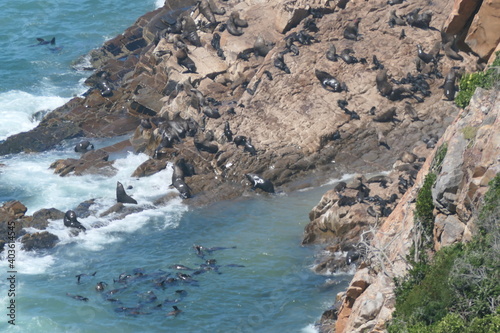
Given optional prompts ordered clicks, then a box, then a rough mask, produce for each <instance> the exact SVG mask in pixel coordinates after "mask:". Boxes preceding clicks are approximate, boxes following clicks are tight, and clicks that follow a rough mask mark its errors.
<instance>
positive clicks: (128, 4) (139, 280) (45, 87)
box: [0, 0, 350, 332]
mask: <svg viewBox="0 0 500 333" xmlns="http://www.w3.org/2000/svg"><path fill="white" fill-rule="evenodd" d="M156 2H157V1H153V0H149V1H142V2H137V1H136V2H134V1H125V0H107V1H90V0H83V1H79V2H77V3H76V2H72V1H65V0H47V1H22V2H20V1H19V2H17V1H16V2H12V1H11V2H9V3H7V4H5V5H3V7H2V10H1V11H0V19H1V21H0V22H2V27H3V31H2V35H1V36H0V41H1V42H2V43H3V45H6V46H7V47H4V52H2V53H0V64H1V66H0V72H1V75H2V78H3V80H2V81H1V82H0V119H1V122H0V140H2V139H4V138H6V137H7V136H8V135H12V134H14V133H16V132H19V131H24V130H29V129H30V128H32V127H34V126H36V124H37V122H36V121H32V119H31V116H32V114H34V113H35V112H37V111H41V110H51V109H54V108H56V107H57V106H59V105H62V104H63V103H64V102H65V101H66V100H67V99H69V98H71V96H73V95H75V94H80V93H82V92H83V91H84V90H85V87H84V86H82V83H81V82H82V80H83V79H84V78H85V77H86V76H87V75H89V73H88V72H85V71H79V70H75V69H74V67H73V65H74V63H75V62H76V61H77V60H78V59H81V57H82V56H83V55H85V54H86V53H88V52H89V51H90V50H91V49H93V48H97V47H99V46H100V45H101V44H102V43H103V42H104V41H105V40H106V39H108V38H112V37H113V36H115V35H116V34H119V33H121V32H122V31H123V30H124V29H125V28H127V27H128V26H129V25H130V24H131V23H133V22H134V21H135V20H136V19H137V18H138V17H139V16H141V15H143V14H144V13H146V12H147V11H149V10H152V9H154V8H155V6H156ZM37 37H39V38H44V39H45V40H50V39H51V38H52V37H56V45H55V46H49V45H39V46H32V45H34V44H36V43H37V40H36V38H37ZM51 47H61V49H57V50H51V49H50V48H51ZM110 142H111V141H110V140H107V141H97V140H96V141H95V142H94V143H95V145H96V148H99V147H102V146H106V145H108V144H110ZM74 144H75V142H74V141H70V142H65V143H64V144H63V145H62V146H61V147H59V148H58V149H57V150H53V151H49V152H44V153H39V154H18V155H13V156H6V157H0V165H2V164H3V166H2V167H0V204H3V203H4V202H5V201H8V200H19V201H21V202H22V203H23V204H24V205H26V206H27V207H28V212H27V214H28V215H32V214H33V213H34V212H36V211H37V210H39V209H41V208H51V207H54V208H57V209H59V210H61V211H66V210H68V209H74V208H75V207H76V206H77V205H78V204H79V203H80V202H82V201H84V200H88V199H92V198H94V199H96V204H95V206H94V207H95V210H96V212H95V213H94V214H92V215H91V216H89V217H86V218H79V220H80V222H81V223H82V224H83V225H85V226H86V227H87V229H88V230H87V232H86V233H82V234H80V235H78V236H76V237H75V236H73V235H71V234H70V233H69V232H68V229H66V228H65V227H64V226H63V223H62V220H57V221H51V223H50V225H49V227H48V230H49V231H50V232H52V233H54V234H56V235H57V236H58V237H59V239H60V243H59V244H58V245H57V246H56V247H55V248H54V249H52V250H48V251H45V252H39V253H33V252H25V251H23V250H22V249H21V246H20V244H19V243H16V261H15V269H16V271H17V273H16V296H15V301H16V305H17V307H16V325H15V326H12V325H9V324H8V323H7V319H8V317H7V316H6V313H7V310H6V305H7V304H8V302H9V301H10V299H12V298H11V297H8V295H7V289H8V285H7V282H6V278H5V276H6V275H7V270H8V266H7V260H6V258H5V255H3V256H1V263H0V272H1V273H0V276H1V277H2V278H1V280H0V287H1V288H0V290H1V294H0V300H1V302H0V303H1V308H2V309H4V310H2V313H1V317H0V318H2V319H1V320H0V331H8V332H311V331H314V329H313V328H312V325H311V324H313V323H314V322H315V321H316V320H318V319H319V317H320V316H321V313H322V311H323V310H324V309H325V308H327V307H328V306H330V305H331V303H332V302H333V300H334V297H335V295H336V293H337V292H338V291H340V290H342V289H344V288H345V287H346V284H347V283H348V280H349V279H350V276H348V275H336V276H334V275H331V276H319V275H315V274H314V273H313V272H312V271H311V267H312V265H313V264H314V260H315V253H316V251H317V249H314V248H309V247H306V248H304V247H301V246H300V241H301V237H302V232H303V229H304V227H305V225H306V223H307V221H308V213H309V211H310V210H311V208H312V207H313V206H314V205H315V204H317V202H318V201H319V199H320V198H321V195H322V194H323V193H324V192H326V191H327V190H328V189H329V187H330V186H328V185H325V186H323V187H321V188H317V189H311V190H308V191H302V192H295V193H289V194H279V195H274V196H264V195H255V193H251V192H249V193H248V194H247V195H246V196H244V197H241V198H238V199H236V200H232V201H224V202H219V203H216V204H213V205H209V206H207V207H202V208H193V207H190V206H189V203H188V202H184V203H183V202H181V201H180V200H179V199H172V200H171V201H169V202H168V203H167V204H166V205H163V206H155V205H154V202H155V200H156V199H158V198H160V197H162V196H164V195H166V194H168V193H169V192H175V190H173V189H170V188H169V187H168V185H169V184H170V179H171V171H170V168H167V170H164V171H162V172H160V173H158V174H156V175H154V176H151V177H147V178H142V179H135V178H131V177H130V174H131V173H132V171H133V170H134V169H135V168H136V167H137V166H138V165H139V164H141V163H142V162H143V161H145V160H146V159H147V156H145V155H141V154H139V155H134V154H131V153H130V154H128V155H121V156H117V157H116V158H117V160H116V162H115V167H116V168H117V169H118V172H117V174H116V175H115V176H111V177H104V176H82V177H75V176H70V177H64V178H62V177H59V176H57V175H55V174H53V170H51V169H49V166H50V164H51V163H52V162H53V161H55V160H56V159H60V158H68V157H74V158H76V157H77V155H76V153H75V152H74V151H73V146H74ZM117 181H120V182H122V183H123V184H124V185H125V187H127V186H129V185H130V186H132V189H131V190H128V193H129V194H130V195H132V196H133V197H134V198H135V199H136V200H137V201H138V206H139V207H141V208H143V211H141V212H138V213H135V214H131V215H129V216H127V217H126V218H124V219H117V218H116V216H115V215H111V216H108V217H99V215H100V213H101V212H103V211H105V210H106V209H108V208H109V207H111V206H112V205H113V204H114V203H115V186H116V182H117ZM28 231H29V232H36V231H37V230H34V229H30V230H28ZM194 244H201V245H203V246H205V247H208V248H210V247H226V249H222V250H218V251H214V252H212V253H208V252H207V253H206V255H205V256H204V257H203V258H201V257H200V256H198V255H197V254H196V251H195V250H194V249H193V245H194ZM208 259H215V260H216V263H215V264H214V265H215V266H214V267H211V268H212V270H209V271H207V272H205V273H202V274H196V273H195V271H196V269H199V267H200V265H202V264H204V263H205V260H208ZM174 264H182V265H185V266H188V267H190V268H193V270H192V271H177V270H175V269H172V268H171V267H170V266H171V265H174ZM94 272H96V273H95V276H92V275H91V274H92V273H94ZM179 272H181V273H187V274H190V275H192V277H193V279H195V280H196V282H190V283H187V282H175V283H172V284H169V283H163V285H161V284H160V285H159V281H163V280H165V279H166V278H168V277H177V275H176V274H177V273H179ZM83 273H85V274H87V275H84V276H82V278H81V280H80V283H77V278H76V277H75V276H76V275H79V274H83ZM122 273H126V274H128V275H130V277H129V278H125V279H122V281H118V282H114V280H119V276H120V275H121V274H122ZM168 274H170V275H168ZM162 279H163V280H162ZM123 280H126V283H124V282H125V281H123ZM100 281H103V282H105V283H106V284H107V285H106V290H105V291H104V292H103V293H100V292H97V291H96V290H95V288H94V287H95V285H96V283H97V282H100ZM114 289H117V291H116V292H115V293H114V294H113V295H106V292H109V291H110V290H114ZM176 290H184V291H185V294H183V295H181V294H179V293H176ZM67 293H69V294H70V295H80V296H82V297H85V298H88V301H82V300H78V299H74V298H72V297H70V296H68V295H67ZM153 295H154V296H153ZM110 298H111V299H116V302H112V301H110V300H109V299H110ZM175 299H178V300H179V301H178V302H177V303H169V302H168V301H167V300H172V301H173V300H175ZM172 305H176V306H178V308H179V309H180V310H182V313H180V314H179V315H178V316H176V317H172V316H167V314H168V312H170V311H171V310H172Z"/></svg>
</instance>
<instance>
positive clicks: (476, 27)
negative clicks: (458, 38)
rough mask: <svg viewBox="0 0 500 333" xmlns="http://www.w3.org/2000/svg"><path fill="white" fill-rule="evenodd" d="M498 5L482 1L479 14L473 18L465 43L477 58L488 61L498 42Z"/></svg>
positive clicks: (492, 0)
mask: <svg viewBox="0 0 500 333" xmlns="http://www.w3.org/2000/svg"><path fill="white" fill-rule="evenodd" d="M499 17H500V3H499V2H498V1H496V0H484V1H483V2H482V3H481V8H480V9H479V12H478V13H477V14H476V15H475V16H474V20H473V21H472V23H471V26H470V28H469V32H468V34H467V37H465V42H466V43H467V45H469V47H470V48H471V49H472V50H474V52H476V53H477V54H479V56H480V57H481V58H482V59H484V60H488V59H489V57H490V55H491V54H492V53H493V50H495V48H496V47H497V45H498V43H499V42H500V34H499V33H498V31H500V20H499V19H498V18H499Z"/></svg>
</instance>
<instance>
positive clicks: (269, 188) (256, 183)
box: [245, 173, 274, 193]
mask: <svg viewBox="0 0 500 333" xmlns="http://www.w3.org/2000/svg"><path fill="white" fill-rule="evenodd" d="M245 176H246V177H247V179H248V181H249V182H250V183H251V184H252V190H255V189H256V188H260V189H261V190H263V191H264V192H268V193H274V185H273V183H271V182H270V181H269V180H266V179H263V178H261V177H259V176H257V175H256V174H254V173H247V174H245Z"/></svg>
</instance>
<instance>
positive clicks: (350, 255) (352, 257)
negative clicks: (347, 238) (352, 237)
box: [345, 251, 359, 265]
mask: <svg viewBox="0 0 500 333" xmlns="http://www.w3.org/2000/svg"><path fill="white" fill-rule="evenodd" d="M358 259H359V253H357V252H355V251H347V254H346V256H345V263H346V264H347V265H350V264H352V263H353V262H355V261H356V260H358Z"/></svg>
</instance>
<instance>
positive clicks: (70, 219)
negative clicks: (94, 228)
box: [63, 210, 87, 231]
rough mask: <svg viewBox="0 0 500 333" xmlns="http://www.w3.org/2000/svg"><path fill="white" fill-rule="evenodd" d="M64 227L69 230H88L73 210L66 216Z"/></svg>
mask: <svg viewBox="0 0 500 333" xmlns="http://www.w3.org/2000/svg"><path fill="white" fill-rule="evenodd" d="M63 221H64V225H65V226H66V227H69V228H77V229H81V230H83V231H85V230H87V229H86V228H85V227H84V226H83V225H82V224H81V223H80V222H79V221H78V220H77V219H76V213H75V212H74V211H72V210H68V211H67V212H66V214H64V219H63Z"/></svg>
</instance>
